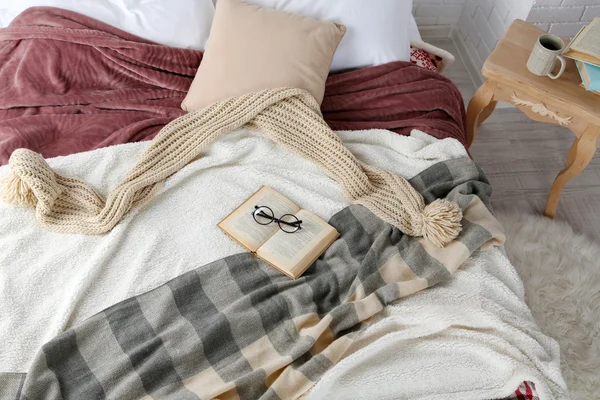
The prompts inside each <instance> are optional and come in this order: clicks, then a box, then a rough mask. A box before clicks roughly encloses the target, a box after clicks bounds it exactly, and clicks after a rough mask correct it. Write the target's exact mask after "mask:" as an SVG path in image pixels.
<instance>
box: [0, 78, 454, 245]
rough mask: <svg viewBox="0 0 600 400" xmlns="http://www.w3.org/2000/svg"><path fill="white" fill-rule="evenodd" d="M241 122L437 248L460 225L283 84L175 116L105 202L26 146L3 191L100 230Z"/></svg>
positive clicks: (64, 227)
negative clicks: (350, 144) (364, 159)
mask: <svg viewBox="0 0 600 400" xmlns="http://www.w3.org/2000/svg"><path fill="white" fill-rule="evenodd" d="M242 126H246V127H249V128H253V129H256V130H258V131H261V132H262V133H263V134H264V135H266V136H267V137H269V138H270V139H272V140H273V141H275V142H277V143H279V144H281V145H283V146H285V147H286V148H287V149H289V150H291V151H294V152H296V153H298V154H300V155H302V156H304V157H305V158H308V159H309V160H312V161H314V162H315V163H317V164H318V165H319V166H320V167H321V168H322V169H323V170H324V171H325V172H326V173H327V174H328V176H329V177H331V178H332V179H334V180H335V181H337V182H338V183H339V185H340V186H341V187H342V189H343V191H344V195H345V197H346V198H347V199H348V200H349V201H350V202H354V203H359V204H362V205H364V206H366V207H368V208H369V209H370V210H371V211H372V212H373V213H375V214H376V215H377V216H379V217H380V218H382V219H383V220H384V221H386V222H389V223H391V224H392V225H394V226H396V227H398V228H399V229H400V230H401V231H402V232H404V233H405V234H407V235H410V236H424V237H425V238H426V239H428V240H430V241H431V242H433V243H434V244H435V245H437V246H440V247H442V246H444V245H445V244H447V243H449V242H450V241H452V240H453V239H454V238H455V237H456V236H457V235H458V233H459V232H460V230H461V224H460V223H461V219H462V212H461V210H460V208H459V206H458V205H457V204H456V203H452V202H449V201H447V200H441V199H440V200H436V201H434V202H433V203H431V204H429V205H427V206H425V204H424V201H423V197H422V196H421V194H419V193H418V192H417V191H416V190H415V189H414V188H413V187H412V186H411V185H410V184H409V183H408V182H407V181H406V180H405V179H404V178H402V177H400V176H397V175H393V174H391V173H389V172H387V171H384V170H380V169H378V168H374V167H370V166H368V165H364V164H361V163H359V162H358V160H356V158H355V157H354V156H353V155H352V154H351V153H350V152H349V151H348V150H347V149H346V148H345V147H344V145H343V143H342V141H341V140H340V139H339V138H338V137H337V135H336V134H335V133H334V132H333V131H332V130H331V129H330V128H329V126H327V124H326V123H325V121H324V120H323V118H322V116H321V113H320V109H319V105H318V104H317V102H316V101H315V100H314V98H313V97H312V96H311V95H310V94H309V93H308V92H306V91H304V90H300V89H288V88H285V89H271V90H264V91H261V92H257V93H253V94H248V95H244V96H241V97H237V98H231V99H228V100H225V101H223V102H220V103H216V104H213V105H212V106H209V107H207V108H205V109H203V110H200V111H194V112H190V113H189V114H186V115H184V116H182V117H180V118H177V119H176V120H174V121H172V122H171V123H169V124H168V125H167V126H165V127H164V128H163V129H162V130H161V131H160V132H159V134H158V135H157V136H156V137H155V139H154V140H153V141H152V143H151V145H150V146H149V148H148V149H147V150H146V151H145V152H144V153H143V155H142V157H141V159H140V160H139V161H138V162H137V164H136V165H135V166H134V168H133V169H132V170H131V171H130V172H129V174H128V175H127V176H126V177H125V178H124V179H123V180H122V182H121V183H120V184H119V185H118V186H117V187H115V188H114V190H113V191H112V192H111V193H110V194H109V195H108V198H107V199H106V200H104V199H102V198H101V197H100V195H98V193H97V192H96V191H95V190H94V189H93V188H92V187H90V186H88V185H87V184H86V183H84V182H83V181H81V180H79V179H75V178H68V177H64V176H61V175H58V174H57V173H55V172H54V171H53V170H52V169H51V168H50V167H49V166H48V164H47V163H46V161H45V160H44V159H43V157H42V156H41V155H39V154H37V153H35V152H33V151H30V150H26V149H18V150H15V151H14V152H13V154H12V155H11V157H10V160H9V165H10V167H11V171H12V174H10V175H9V176H7V177H5V178H3V182H2V186H3V187H2V188H0V196H1V197H2V199H3V200H4V201H6V202H9V203H12V204H15V205H22V206H33V207H36V217H37V219H38V220H39V222H40V224H42V225H43V226H44V227H46V228H47V229H50V230H53V231H57V232H64V233H83V234H101V233H105V232H108V231H110V230H111V229H112V228H113V227H114V226H115V225H116V224H117V223H118V222H119V221H120V220H121V218H123V215H125V213H127V212H128V211H129V210H130V209H131V208H132V207H135V206H139V205H141V204H143V203H145V202H147V201H149V200H150V199H151V198H152V196H153V195H154V194H155V193H156V191H157V190H158V189H159V187H160V185H161V184H162V183H163V182H164V180H165V179H166V178H168V177H169V176H171V175H172V174H174V173H175V172H177V171H179V170H180V169H181V168H182V167H184V166H185V165H186V164H188V163H189V162H191V161H192V160H194V159H195V158H196V157H198V155H199V154H200V153H201V152H202V151H203V150H204V149H205V148H206V147H207V146H208V145H210V144H211V143H212V142H214V141H215V140H217V139H218V138H219V137H221V136H223V135H225V134H226V133H228V132H231V131H233V130H235V129H237V128H240V127H242Z"/></svg>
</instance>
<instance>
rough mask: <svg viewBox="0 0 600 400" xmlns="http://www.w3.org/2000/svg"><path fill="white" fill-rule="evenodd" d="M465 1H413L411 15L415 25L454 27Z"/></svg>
mask: <svg viewBox="0 0 600 400" xmlns="http://www.w3.org/2000/svg"><path fill="white" fill-rule="evenodd" d="M373 1H377V0H373ZM466 1H467V0H413V14H414V16H415V20H416V21H417V25H455V24H456V23H457V22H458V19H459V18H460V15H461V14H462V10H463V7H464V5H465V3H466Z"/></svg>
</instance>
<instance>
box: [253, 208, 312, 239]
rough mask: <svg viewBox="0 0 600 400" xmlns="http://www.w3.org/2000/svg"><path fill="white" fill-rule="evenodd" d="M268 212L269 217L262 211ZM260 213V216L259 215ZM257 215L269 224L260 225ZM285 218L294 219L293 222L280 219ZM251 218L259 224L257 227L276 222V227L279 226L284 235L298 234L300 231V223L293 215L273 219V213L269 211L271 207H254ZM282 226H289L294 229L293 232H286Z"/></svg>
mask: <svg viewBox="0 0 600 400" xmlns="http://www.w3.org/2000/svg"><path fill="white" fill-rule="evenodd" d="M265 209H266V210H269V212H270V213H271V215H267V214H266V213H265V212H264V211H263V210H265ZM261 213H262V214H261ZM257 215H259V216H261V217H262V218H267V219H268V220H269V222H267V223H262V222H260V221H259V220H258V219H257V218H256V217H257ZM285 216H290V217H292V218H294V219H295V221H294V222H287V221H283V220H282V218H283V217H285ZM252 218H254V221H255V222H256V223H257V224H259V225H263V226H265V225H269V224H270V223H272V222H277V226H279V229H281V230H282V231H283V232H285V233H296V232H298V231H299V230H300V229H302V226H301V224H302V221H301V220H299V219H298V217H296V216H295V215H294V214H283V215H282V216H281V217H279V218H275V213H274V212H273V210H272V209H271V207H267V206H254V211H252ZM281 224H283V225H287V226H291V227H293V228H295V229H294V230H293V231H286V230H285V229H284V228H283V227H282V226H281Z"/></svg>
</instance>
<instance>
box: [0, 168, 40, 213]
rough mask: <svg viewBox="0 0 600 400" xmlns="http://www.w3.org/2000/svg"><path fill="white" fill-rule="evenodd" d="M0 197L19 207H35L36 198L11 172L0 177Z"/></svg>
mask: <svg viewBox="0 0 600 400" xmlns="http://www.w3.org/2000/svg"><path fill="white" fill-rule="evenodd" d="M0 198H2V201H4V202H5V203H8V204H12V205H14V206H19V207H35V206H36V205H37V198H36V197H35V194H33V191H32V190H31V188H30V187H29V186H28V185H27V184H26V183H25V182H23V181H22V180H21V178H19V177H18V176H16V175H15V174H13V173H12V172H11V173H10V174H8V175H7V176H5V177H3V178H2V179H0Z"/></svg>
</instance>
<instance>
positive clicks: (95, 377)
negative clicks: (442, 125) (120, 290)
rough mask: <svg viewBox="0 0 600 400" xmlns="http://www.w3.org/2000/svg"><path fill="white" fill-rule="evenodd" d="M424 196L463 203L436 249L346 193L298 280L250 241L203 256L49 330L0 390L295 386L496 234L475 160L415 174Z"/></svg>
mask: <svg viewBox="0 0 600 400" xmlns="http://www.w3.org/2000/svg"><path fill="white" fill-rule="evenodd" d="M411 183H412V184H413V185H414V187H415V188H417V189H418V190H419V191H420V192H421V193H422V194H423V195H424V197H425V199H426V201H427V202H431V201H433V200H434V199H436V198H445V197H447V198H449V199H451V200H454V201H456V202H458V204H459V205H460V206H461V208H462V209H463V212H464V219H463V221H462V224H463V231H462V233H461V234H460V236H459V237H458V238H457V240H456V241H454V242H452V243H450V244H449V245H448V246H446V247H445V248H442V249H440V248H438V247H435V246H433V245H432V244H431V243H429V242H427V241H425V240H424V239H422V238H411V237H408V236H405V235H403V234H402V233H401V232H400V231H399V230H398V229H396V228H394V227H393V226H391V225H389V224H387V223H385V222H383V221H381V220H380V219H379V218H377V217H376V216H375V215H374V214H373V213H371V212H370V211H369V210H368V209H366V208H364V207H363V206H360V205H352V206H349V207H347V208H345V209H344V210H342V211H340V212H339V213H337V214H336V215H335V216H333V217H332V218H331V220H330V223H331V224H332V225H333V226H335V227H336V228H337V230H338V231H339V232H340V238H339V239H338V240H337V241H336V242H335V243H334V244H333V245H332V246H331V247H330V248H329V249H328V250H327V251H326V252H325V253H324V254H323V255H322V256H321V258H319V259H318V260H317V261H316V262H315V263H314V264H313V265H312V266H311V267H310V268H309V269H308V270H307V271H306V273H305V274H304V275H303V276H302V277H301V278H299V279H298V280H295V281H294V280H291V279H289V278H287V277H286V276H284V275H282V274H281V273H279V272H278V271H276V270H275V269H273V268H271V267H269V266H268V265H266V264H265V263H263V262H262V261H260V260H258V259H256V258H254V257H253V256H252V255H251V254H250V253H242V254H238V255H234V256H231V257H227V258H225V259H222V260H219V261H216V262H213V263H211V264H208V265H205V266H201V267H199V268H198V269H196V270H193V271H191V272H188V273H186V274H183V275H181V276H179V277H177V278H175V279H173V280H172V281H170V282H168V283H166V284H164V285H163V286H160V287H158V288H156V289H154V290H152V291H150V292H148V293H145V294H142V295H139V296H136V297H133V298H130V299H128V300H125V301H123V302H121V303H118V304H116V305H114V306H112V307H110V308H108V309H106V310H104V311H103V312H101V313H99V314H97V315H95V316H93V317H91V318H89V319H88V320H86V321H85V322H83V323H82V324H80V325H79V326H77V327H75V328H73V329H70V330H68V331H66V332H64V333H63V334H61V335H59V336H58V337H56V338H54V339H53V340H51V341H50V342H48V343H47V344H45V345H44V346H43V348H42V349H41V350H40V352H39V353H38V355H37V357H36V358H35V360H34V362H33V365H32V366H31V368H30V370H29V372H28V373H27V374H0V398H1V399H29V400H34V399H105V398H106V399H139V398H145V399H148V398H157V399H208V398H215V397H218V398H219V399H290V398H296V397H298V396H300V395H302V394H303V393H304V392H306V391H307V390H308V389H309V388H310V387H311V386H312V385H313V384H314V383H315V382H316V381H317V380H318V379H319V378H320V377H321V376H322V375H323V373H324V372H325V371H327V370H328V369H329V368H330V367H331V366H332V365H334V364H335V363H337V362H338V361H339V360H340V359H341V358H342V357H344V356H345V355H347V351H348V348H349V346H350V344H351V343H352V341H353V339H354V338H355V336H356V335H357V333H358V332H359V331H360V329H361V327H363V326H365V324H368V323H369V320H370V318H371V317H372V316H373V315H375V314H376V313H378V312H380V311H381V310H382V309H383V308H384V307H385V306H386V305H387V304H390V303H391V302H394V301H396V300H398V299H400V298H401V297H404V296H407V295H410V294H413V293H415V292H417V291H419V290H422V289H425V288H427V287H430V286H432V285H435V284H437V283H439V282H442V281H444V280H447V279H449V278H450V276H451V274H452V273H453V272H454V271H456V269H458V268H459V267H460V265H461V264H462V263H463V262H464V261H465V260H466V259H467V258H468V257H469V256H470V255H471V254H472V253H473V252H474V251H477V250H478V249H480V248H482V247H484V246H490V245H497V244H500V243H502V241H503V240H504V237H503V234H502V229H501V226H500V225H499V224H498V222H497V221H496V220H495V219H494V218H493V216H492V215H491V213H490V212H489V211H488V209H487V207H486V204H487V202H488V198H489V195H490V194H491V187H490V186H489V184H488V182H487V180H486V178H485V176H484V174H483V172H482V171H481V169H480V168H479V167H478V166H477V165H476V164H475V163H473V162H472V161H471V160H469V159H466V158H464V159H456V160H451V161H447V162H442V163H439V164H436V165H434V166H433V167H431V168H429V169H427V170H425V171H424V172H422V173H421V174H419V175H418V176H416V177H415V178H413V179H412V180H411Z"/></svg>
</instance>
